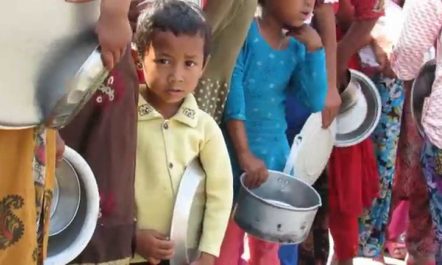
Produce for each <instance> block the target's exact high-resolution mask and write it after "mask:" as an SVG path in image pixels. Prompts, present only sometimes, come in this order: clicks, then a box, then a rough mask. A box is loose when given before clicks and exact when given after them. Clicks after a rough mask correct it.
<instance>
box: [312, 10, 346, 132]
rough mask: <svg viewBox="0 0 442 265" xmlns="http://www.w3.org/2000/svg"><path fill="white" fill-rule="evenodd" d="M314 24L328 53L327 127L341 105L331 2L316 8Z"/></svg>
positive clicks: (324, 122) (325, 116) (325, 110)
mask: <svg viewBox="0 0 442 265" xmlns="http://www.w3.org/2000/svg"><path fill="white" fill-rule="evenodd" d="M314 24H315V28H316V29H317V31H318V33H319V35H320V36H321V39H322V44H323V45H324V48H325V54H326V63H327V84H328V92H327V98H326V101H325V108H324V110H323V111H322V126H323V127H324V128H327V127H328V126H330V124H331V123H332V122H333V120H334V119H335V117H336V115H337V114H338V111H339V107H340V105H341V97H340V96H339V92H338V89H337V81H336V49H337V42H336V26H335V24H336V21H335V14H334V11H333V6H332V5H331V4H319V5H318V6H317V7H316V8H315V16H314Z"/></svg>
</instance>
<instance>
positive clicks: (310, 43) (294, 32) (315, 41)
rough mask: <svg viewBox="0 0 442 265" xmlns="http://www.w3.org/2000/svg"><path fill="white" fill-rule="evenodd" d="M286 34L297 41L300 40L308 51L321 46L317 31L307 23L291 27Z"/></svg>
mask: <svg viewBox="0 0 442 265" xmlns="http://www.w3.org/2000/svg"><path fill="white" fill-rule="evenodd" d="M287 35H288V36H292V37H295V38H296V39H297V40H298V41H300V42H302V43H303V44H304V45H305V46H306V47H307V50H308V51H309V52H314V51H316V50H318V49H320V48H322V47H323V45H322V40H321V37H320V36H319V34H318V32H316V30H314V29H313V28H312V27H310V26H309V25H306V24H304V25H303V26H301V27H299V28H291V29H290V30H289V31H288V32H287Z"/></svg>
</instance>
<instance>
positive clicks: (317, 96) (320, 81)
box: [289, 28, 327, 112]
mask: <svg viewBox="0 0 442 265" xmlns="http://www.w3.org/2000/svg"><path fill="white" fill-rule="evenodd" d="M310 29H311V30H312V31H314V30H313V29H312V28H310ZM309 34H311V35H314V34H313V33H312V32H310V33H309ZM316 34H317V33H316ZM296 38H297V39H298V40H299V39H308V38H309V37H308V36H302V38H301V37H299V35H297V37H296ZM306 46H307V45H306ZM315 47H317V44H315ZM308 50H312V49H311V48H310V49H308V48H307V49H306V50H304V52H301V53H299V55H298V58H297V59H298V60H300V62H299V63H298V66H297V68H296V70H295V72H294V74H293V76H292V79H291V82H290V84H289V91H294V93H295V96H296V97H297V98H298V99H299V100H301V101H302V102H303V103H304V105H305V106H307V107H308V108H309V109H310V111H311V112H319V111H322V109H323V108H324V104H325V98H326V96H327V70H326V62H325V51H324V49H323V48H319V49H316V50H315V51H313V52H309V51H308ZM291 93H292V92H291Z"/></svg>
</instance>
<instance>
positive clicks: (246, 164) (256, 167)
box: [239, 152, 269, 189]
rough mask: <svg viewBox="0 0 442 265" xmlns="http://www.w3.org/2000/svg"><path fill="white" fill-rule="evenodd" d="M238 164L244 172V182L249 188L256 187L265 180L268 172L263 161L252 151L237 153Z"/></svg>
mask: <svg viewBox="0 0 442 265" xmlns="http://www.w3.org/2000/svg"><path fill="white" fill-rule="evenodd" d="M239 164H240V167H241V169H242V170H244V172H245V173H246V177H245V181H244V184H245V185H246V186H247V187H248V188H251V189H254V188H258V187H259V186H261V184H263V183H264V182H266V181H267V178H268V177H269V172H268V171H267V168H266V165H265V164H264V162H263V161H262V160H260V159H258V158H257V157H255V156H254V155H253V154H252V153H250V152H247V153H244V154H241V155H239Z"/></svg>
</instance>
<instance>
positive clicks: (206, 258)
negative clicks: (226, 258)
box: [190, 252, 215, 265]
mask: <svg viewBox="0 0 442 265" xmlns="http://www.w3.org/2000/svg"><path fill="white" fill-rule="evenodd" d="M213 264H215V257H214V256H212V255H210V254H207V253H204V252H203V253H201V256H200V257H199V258H198V259H197V260H196V261H194V262H192V263H190V265H213Z"/></svg>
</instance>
